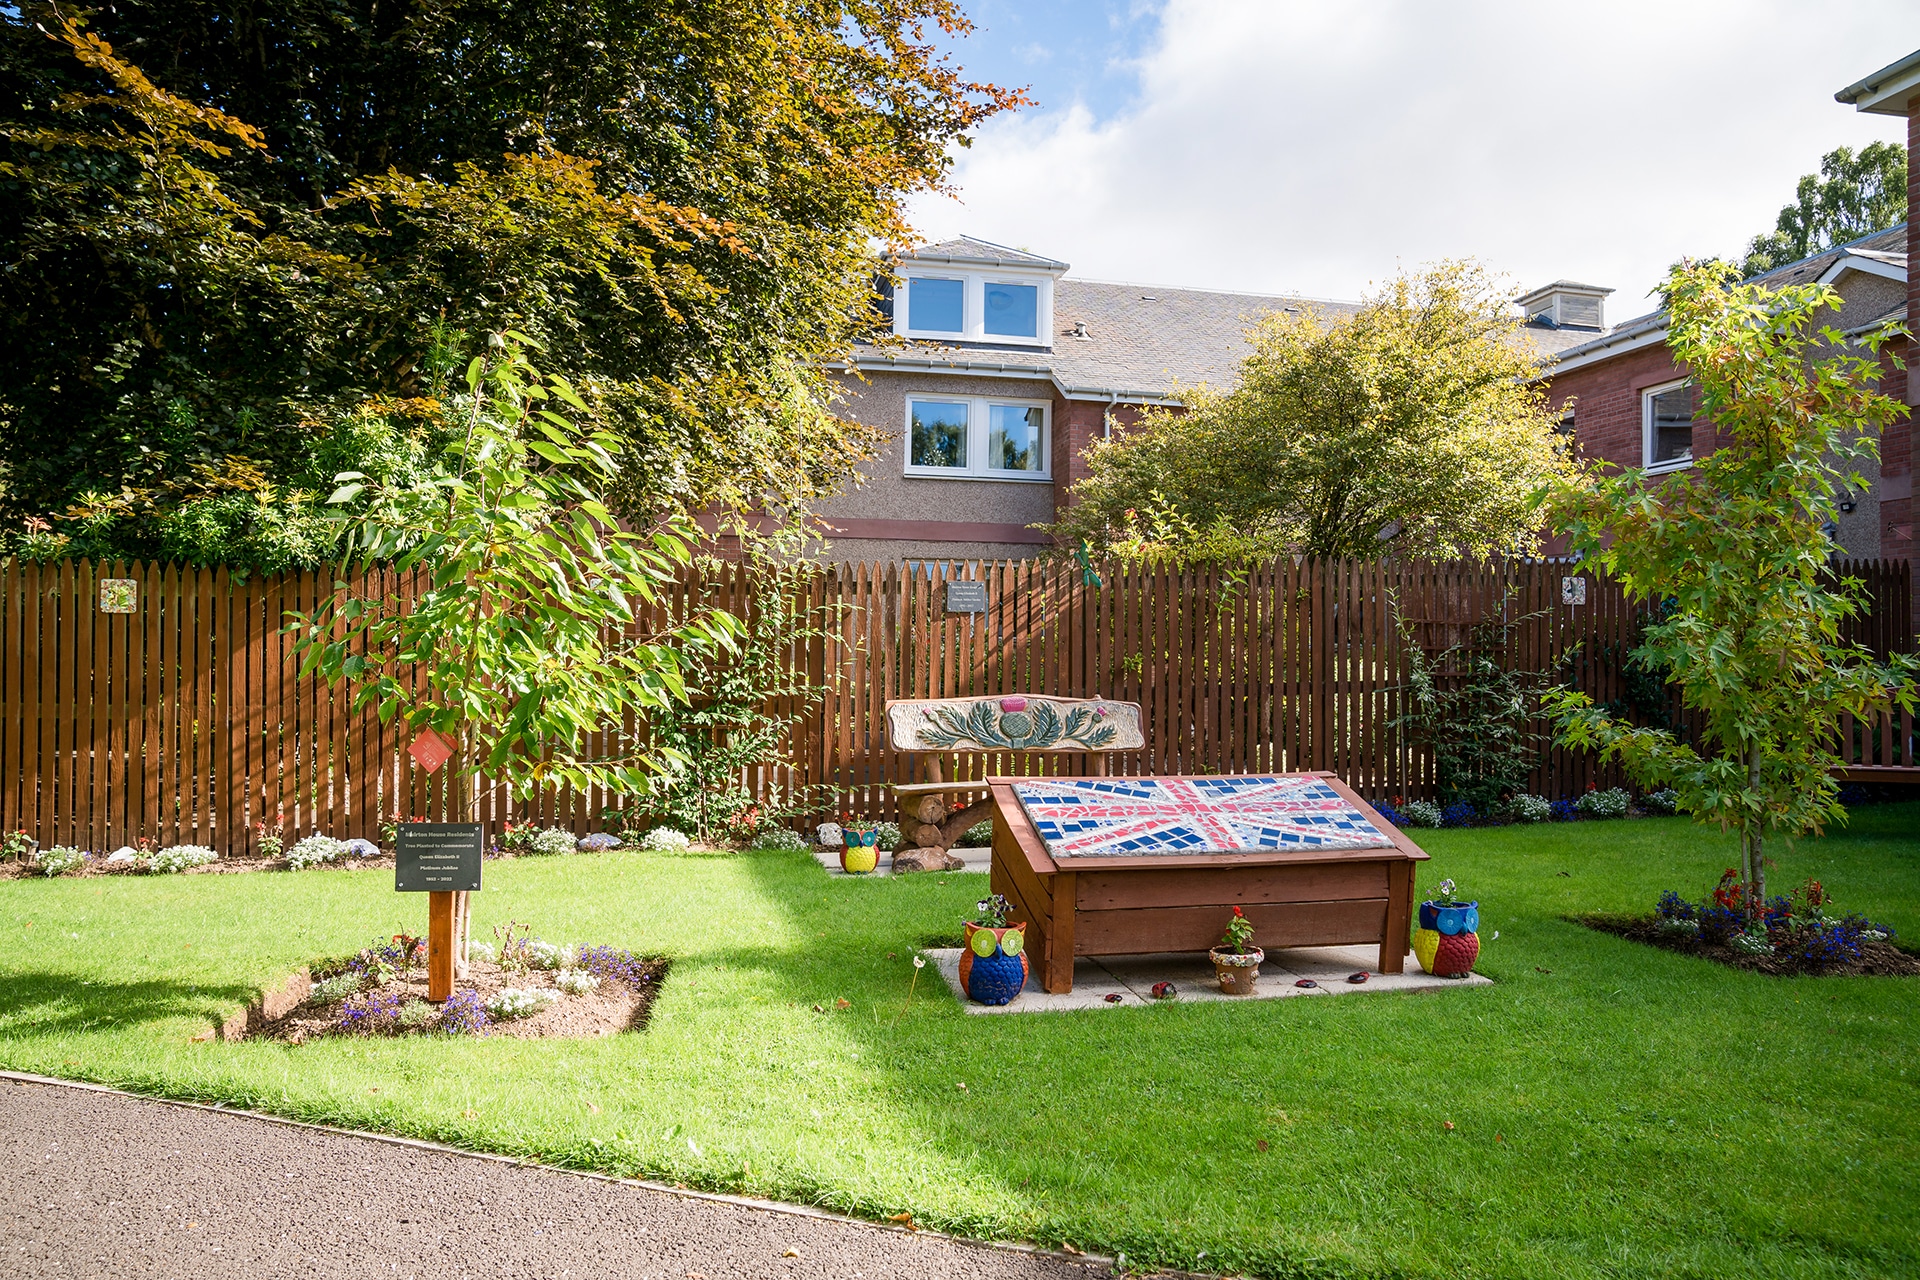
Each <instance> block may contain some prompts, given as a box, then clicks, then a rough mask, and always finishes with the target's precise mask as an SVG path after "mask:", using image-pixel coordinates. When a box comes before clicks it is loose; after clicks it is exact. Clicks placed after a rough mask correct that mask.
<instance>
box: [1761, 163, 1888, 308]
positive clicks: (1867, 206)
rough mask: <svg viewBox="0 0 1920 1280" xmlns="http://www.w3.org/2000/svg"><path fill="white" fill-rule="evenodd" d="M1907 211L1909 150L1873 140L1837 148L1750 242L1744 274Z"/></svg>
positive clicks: (1817, 248) (1797, 256) (1826, 245)
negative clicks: (1770, 225) (1768, 228)
mask: <svg viewBox="0 0 1920 1280" xmlns="http://www.w3.org/2000/svg"><path fill="white" fill-rule="evenodd" d="M1906 216H1907V149H1906V148H1905V147H1903V146H1901V145H1900V144H1898V143H1895V142H1869V143H1868V144H1867V145H1866V146H1864V147H1862V148H1860V150H1859V151H1858V152H1857V153H1856V152H1855V151H1854V149H1853V148H1852V147H1836V148H1835V149H1834V150H1832V151H1829V152H1827V154H1826V155H1824V156H1822V157H1820V172H1819V173H1809V174H1805V175H1803V176H1802V177H1801V179H1800V183H1799V185H1798V186H1797V187H1796V188H1795V189H1794V197H1793V203H1792V204H1790V205H1787V206H1786V207H1785V208H1783V209H1781V210H1780V217H1779V219H1778V221H1776V222H1775V224H1774V228H1773V230H1772V231H1769V232H1767V233H1766V234H1764V235H1758V236H1755V237H1754V238H1753V240H1752V241H1751V242H1750V243H1749V244H1748V245H1747V253H1746V259H1745V261H1744V262H1742V263H1741V266H1740V274H1741V275H1743V276H1756V275H1759V274H1760V273H1761V272H1763V271H1771V270H1773V269H1774V268H1775V267H1783V266H1785V265H1786V264H1787V263H1789V262H1798V261H1799V260H1800V259H1802V258H1806V257H1810V256H1812V255H1813V254H1816V253H1819V252H1820V251H1821V250H1822V249H1831V248H1832V247H1833V246H1834V245H1837V244H1845V243H1846V242H1847V241H1849V240H1855V239H1858V238H1859V237H1861V236H1864V235H1867V234H1869V233H1870V232H1874V231H1881V230H1884V229H1885V228H1887V227H1893V226H1898V225H1899V224H1900V220H1901V219H1903V218H1905V217H1906Z"/></svg>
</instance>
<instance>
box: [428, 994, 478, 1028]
mask: <svg viewBox="0 0 1920 1280" xmlns="http://www.w3.org/2000/svg"><path fill="white" fill-rule="evenodd" d="M440 1029H441V1030H442V1031H444V1032H446V1033H447V1034H448V1035H450V1036H483V1035H485V1034H487V1006H486V1003H485V1002H484V1001H483V1000H481V999H480V993H479V992H478V991H471V990H469V991H456V992H454V993H453V995H452V996H451V997H450V998H449V999H448V1000H447V1003H446V1004H445V1005H444V1006H442V1007H441V1010H440Z"/></svg>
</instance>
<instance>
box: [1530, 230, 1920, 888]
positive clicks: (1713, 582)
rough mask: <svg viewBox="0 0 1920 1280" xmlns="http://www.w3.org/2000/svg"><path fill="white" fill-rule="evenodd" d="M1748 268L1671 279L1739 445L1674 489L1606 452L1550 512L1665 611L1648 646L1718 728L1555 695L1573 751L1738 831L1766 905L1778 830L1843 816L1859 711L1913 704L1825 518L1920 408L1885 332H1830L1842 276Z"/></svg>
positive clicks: (1706, 410) (1642, 656) (1681, 325)
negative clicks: (1882, 336)
mask: <svg viewBox="0 0 1920 1280" xmlns="http://www.w3.org/2000/svg"><path fill="white" fill-rule="evenodd" d="M1735 275H1736V272H1735V269H1734V268H1733V267H1732V266H1730V265H1728V264H1726V263H1710V264H1704V265H1700V266H1694V267H1684V268H1680V269H1678V270H1676V271H1675V272H1674V274H1673V275H1672V277H1671V278H1670V279H1669V280H1668V283H1667V286H1666V292H1667V296H1668V299H1669V305H1670V307H1671V314H1672V321H1671V324H1670V325H1669V327H1668V331H1667V332H1668V337H1667V343H1668V346H1669V347H1671V348H1672V351H1673V354H1674V357H1675V358H1676V359H1677V360H1678V361H1679V362H1681V363H1682V364H1683V365H1684V366H1685V367H1687V368H1688V369H1690V370H1691V371H1692V374H1693V378H1694V380H1695V382H1696V383H1697V384H1698V386H1699V389H1700V411H1701V413H1702V414H1703V415H1705V416H1706V417H1707V418H1709V419H1711V420H1712V422H1713V423H1714V425H1715V427H1716V429H1717V430H1718V432H1719V438H1720V440H1721V442H1722V443H1721V444H1720V446H1719V447H1718V448H1716V449H1715V450H1714V451H1713V452H1712V453H1710V454H1708V455H1707V456H1706V457H1704V458H1702V459H1700V460H1699V461H1697V462H1695V463H1694V465H1693V466H1692V467H1691V468H1689V469H1688V470H1686V471H1682V472H1677V473H1675V474H1673V475H1671V476H1668V477H1667V478H1666V479H1664V480H1661V481H1659V482H1658V483H1653V482H1650V481H1649V479H1648V477H1647V476H1646V475H1645V473H1644V472H1641V471H1639V470H1625V471H1610V470H1609V469H1608V468H1606V467H1604V466H1601V465H1595V466H1593V467H1591V468H1589V469H1587V470H1586V471H1584V472H1583V473H1582V474H1581V475H1580V476H1578V477H1577V478H1574V479H1569V480H1567V481H1564V482H1561V483H1559V484H1557V485H1556V486H1555V487H1554V488H1553V490H1552V493H1551V495H1550V502H1549V506H1548V511H1549V515H1550V518H1551V519H1552V521H1553V522H1554V524H1555V526H1556V527H1558V528H1563V529H1565V530H1566V531H1567V534H1568V538H1569V542H1570V544H1571V546H1572V547H1573V549H1575V550H1577V551H1580V552H1582V553H1584V554H1586V555H1587V556H1590V557H1591V558H1592V559H1593V560H1594V561H1595V562H1596V563H1597V564H1599V565H1600V566H1601V567H1602V568H1603V569H1604V570H1605V571H1606V572H1607V573H1609V574H1612V575H1613V576H1614V577H1615V578H1617V579H1618V580H1619V581H1620V582H1621V583H1622V584H1623V585H1624V586H1625V587H1626V589H1627V592H1628V594H1629V595H1630V596H1631V597H1632V598H1633V599H1635V600H1636V601H1639V602H1642V603H1644V604H1647V605H1650V606H1653V605H1657V606H1658V607H1657V609H1655V610H1654V611H1653V612H1652V613H1650V615H1649V620H1648V622H1647V625H1646V628H1645V631H1644V633H1643V639H1642V643H1641V645H1640V647H1639V648H1638V649H1636V650H1635V651H1634V657H1635V658H1636V659H1637V660H1638V661H1639V662H1640V663H1641V664H1642V665H1643V666H1644V667H1645V668H1646V669H1648V670H1659V671H1665V672H1667V681H1668V683H1669V684H1670V685H1677V686H1678V687H1679V689H1680V693H1681V696H1682V699H1683V701H1684V703H1685V705H1686V706H1687V707H1688V708H1690V709H1692V710H1694V711H1695V712H1697V713H1698V714H1699V717H1700V723H1701V737H1700V740H1699V741H1698V742H1688V741H1685V740H1683V739H1681V738H1680V737H1679V736H1677V735H1676V734H1675V733H1673V732H1672V731H1671V730H1669V729H1667V728H1665V727H1645V726H1636V725H1634V724H1632V723H1630V722H1628V721H1626V720H1624V719H1622V718H1620V717H1619V716H1618V715H1616V714H1615V713H1614V712H1613V711H1610V710H1608V709H1606V708H1602V707H1595V706H1594V705H1592V702H1591V700H1590V699H1589V698H1588V697H1587V696H1586V695H1584V694H1580V693H1576V692H1572V691H1563V692H1561V693H1559V694H1558V695H1556V696H1555V697H1554V698H1553V699H1552V700H1551V706H1552V708H1553V710H1554V711H1555V712H1556V714H1557V716H1558V718H1559V723H1560V727H1561V734H1562V741H1563V742H1565V743H1566V744H1567V745H1571V746H1576V747H1591V748H1597V749H1598V750H1599V751H1600V753H1601V756H1602V758H1603V759H1617V760H1619V761H1620V762H1621V764H1622V766H1623V767H1624V768H1625V769H1626V770H1627V772H1628V774H1629V775H1630V776H1631V777H1633V778H1634V779H1635V780H1636V781H1637V782H1639V783H1641V784H1642V785H1643V786H1645V787H1647V788H1648V789H1649V790H1653V789H1659V788H1667V787H1670V788H1673V789H1674V790H1676V791H1677V792H1678V793H1679V798H1680V807H1681V808H1682V809H1683V810H1685V811H1687V812H1689V813H1691V814H1693V815H1694V817H1695V818H1696V819H1697V820H1698V821H1700V822H1704V823H1711V824H1713V825H1715V826H1718V827H1720V828H1721V829H1722V830H1726V831H1732V832H1735V833H1737V834H1738V836H1739V839H1740V851H1741V872H1742V876H1743V879H1744V883H1745V888H1746V900H1747V902H1748V903H1749V905H1750V907H1752V908H1753V909H1756V910H1757V909H1758V907H1759V905H1760V903H1761V902H1762V901H1763V900H1764V898H1765V894H1766V849H1767V847H1768V842H1769V841H1770V840H1772V839H1773V838H1775V837H1778V836H1785V837H1789V838H1790V837H1793V836H1797V835H1801V834H1804V833H1807V832H1817V831H1819V830H1820V829H1821V828H1822V827H1823V826H1824V825H1825V824H1826V823H1828V822H1830V821H1833V820H1834V819H1836V818H1839V817H1842V816H1843V810H1842V809H1841V808H1840V805H1839V803H1838V801H1837V794H1838V787H1837V785H1836V784H1835V782H1834V779H1833V770H1834V769H1835V768H1836V767H1837V766H1838V765H1839V764H1840V763H1841V760H1840V757H1839V756H1838V755H1837V754H1836V752H1835V750H1834V747H1835V739H1834V735H1835V732H1836V727H1837V724H1838V721H1839V717H1840V715H1841V713H1843V712H1845V713H1850V714H1853V715H1856V716H1867V715H1870V714H1872V713H1875V712H1879V711H1884V710H1886V709H1887V708H1888V707H1889V706H1890V705H1893V704H1898V705H1900V706H1902V707H1905V708H1908V709H1911V708H1912V707H1913V705H1914V702H1915V689H1914V685H1913V675H1914V672H1915V670H1916V666H1917V663H1916V660H1915V659H1914V658H1912V657H1910V656H1906V655H1895V656H1894V657H1893V658H1891V659H1890V660H1887V661H1882V660H1880V659H1878V658H1876V657H1875V655H1874V654H1873V653H1872V652H1871V651H1869V650H1866V649H1864V648H1861V647H1860V646H1858V645H1854V644H1848V643H1843V642H1842V641H1841V639H1840V628H1841V625H1842V623H1843V622H1845V620H1846V619H1848V618H1850V617H1853V616H1855V615H1857V614H1858V613H1859V612H1860V610H1861V608H1862V601H1861V586H1860V583H1859V582H1858V580H1854V579H1849V580H1843V581H1840V582H1835V581H1834V580H1833V579H1832V577H1831V575H1830V572H1829V569H1828V557H1829V556H1830V555H1832V554H1833V551H1834V546H1833V543H1832V541H1831V539H1830V538H1829V537H1828V535H1827V533H1826V532H1825V529H1824V528H1823V526H1824V525H1825V524H1826V523H1827V522H1828V521H1830V520H1832V519H1834V501H1835V494H1836V492H1837V490H1839V489H1840V488H1841V487H1843V486H1844V487H1846V488H1851V489H1864V488H1866V484H1865V482H1864V480H1863V479H1862V478H1861V477H1860V476H1859V475H1858V474H1857V472H1856V470H1855V468H1856V467H1857V466H1858V465H1859V464H1861V463H1865V462H1870V461H1872V460H1873V459H1874V458H1875V457H1876V456H1877V444H1878V437H1879V433H1880V432H1881V430H1882V429H1884V428H1885V427H1886V426H1887V425H1888V424H1889V423H1890V422H1892V421H1894V420H1895V419H1896V418H1898V417H1900V416H1902V415H1904V414H1905V412H1906V410H1905V408H1904V407H1903V406H1901V405H1900V404H1899V403H1898V402H1897V401H1894V400H1892V399H1891V398H1889V397H1887V396H1885V395H1883V394H1881V393H1880V392H1879V391H1878V390H1876V389H1875V388H1876V385H1877V383H1878V382H1879V379H1880V376H1881V373H1882V369H1881V365H1880V362H1879V360H1878V359H1877V358H1876V354H1877V350H1878V340H1877V339H1869V340H1868V341H1867V343H1866V346H1865V348H1864V349H1861V348H1856V347H1852V346H1850V345H1848V344H1847V342H1846V340H1845V339H1844V338H1843V337H1842V336H1841V335H1840V334H1838V333H1836V332H1835V331H1834V330H1832V329H1831V328H1827V329H1819V330H1816V322H1817V319H1818V316H1819V314H1820V313H1821V312H1822V311H1823V310H1824V309H1826V308H1828V307H1837V306H1838V305H1839V301H1840V299H1839V294H1838V293H1836V292H1835V291H1834V290H1833V289H1832V288H1830V287H1828V286H1825V285H1802V286H1795V287H1791V288H1785V289H1781V290H1779V291H1778V292H1774V291H1770V290H1768V289H1766V288H1764V287H1761V286H1758V285H1742V284H1736V283H1734V277H1735Z"/></svg>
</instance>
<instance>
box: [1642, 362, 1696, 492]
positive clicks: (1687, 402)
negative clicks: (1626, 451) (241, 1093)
mask: <svg viewBox="0 0 1920 1280" xmlns="http://www.w3.org/2000/svg"><path fill="white" fill-rule="evenodd" d="M1640 465H1641V466H1642V467H1644V468H1645V469H1646V470H1648V471H1678V470H1679V469H1680V468H1682V467H1690V466H1692V465H1693V383H1691V382H1689V381H1686V380H1684V379H1683V380H1681V381H1679V382H1667V383H1662V384H1661V385H1660V386H1657V387H1648V388H1647V389H1646V390H1644V391H1642V392H1641V393H1640Z"/></svg>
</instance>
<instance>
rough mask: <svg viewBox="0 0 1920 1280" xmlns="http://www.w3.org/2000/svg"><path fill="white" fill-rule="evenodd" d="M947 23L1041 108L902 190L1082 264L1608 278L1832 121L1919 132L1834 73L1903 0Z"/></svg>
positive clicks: (977, 6)
mask: <svg viewBox="0 0 1920 1280" xmlns="http://www.w3.org/2000/svg"><path fill="white" fill-rule="evenodd" d="M967 9H968V12H969V13H970V14H971V16H972V17H973V19H974V21H975V22H976V24H977V28H976V30H975V32H974V33H973V34H972V35H971V36H968V37H966V38H965V39H963V40H960V41H958V42H956V43H955V44H954V45H953V46H952V52H953V56H954V58H955V60H956V61H957V62H958V63H959V64H960V65H961V66H962V67H963V68H964V69H965V70H966V71H967V72H968V73H969V75H970V76H971V77H972V78H974V79H980V80H987V81H991V82H994V83H997V84H1002V85H1008V86H1023V85H1024V86H1027V87H1028V93H1029V95H1030V96H1031V97H1032V98H1034V99H1035V105H1034V106H1032V107H1029V108H1026V109H1023V110H1021V111H1019V112H1017V113H1014V114H1011V115H1003V116H1000V117H997V118H995V119H992V120H990V121H988V122H987V123H986V124H984V125H983V126H982V127H981V128H980V129H979V130H978V131H977V135H976V137H975V138H974V139H973V142H972V145H971V146H970V147H968V148H965V149H959V150H956V153H955V159H956V163H955V166H954V170H953V173H952V175H951V185H952V187H953V189H954V190H953V194H952V195H951V196H948V195H933V194H930V195H926V196H923V197H920V198H918V199H917V200H916V201H915V203H914V205H913V207H912V212H913V217H914V222H915V225H916V227H917V228H918V229H919V231H920V232H921V233H922V234H923V235H924V236H925V238H927V239H929V240H933V239H944V238H947V237H950V236H953V235H958V234H967V235H974V236H979V237H981V238H983V239H987V240H992V241H996V242H999V243H1002V244H1009V245H1014V246H1016V247H1021V248H1025V249H1029V250H1031V251H1033V252H1036V253H1042V254H1045V255H1047V256H1049V257H1053V258H1058V259H1061V260H1063V261H1066V262H1069V263H1072V264H1073V269H1072V271H1071V272H1070V273H1069V274H1071V275H1074V276H1078V277H1081V278H1084V279H1096V280H1125V281H1137V282H1140V283H1143V284H1160V285H1188V286H1192V287H1197V288H1214V289H1237V290H1244V291H1248V292H1254V293H1290V294H1304V295H1306V296H1308V297H1319V298H1335V299H1353V298H1359V297H1361V296H1363V295H1365V294H1367V293H1368V292H1370V291H1372V290H1373V289H1374V288H1376V287H1378V285H1379V284H1380V283H1382V282H1383V281H1385V280H1388V279H1390V278H1391V277H1392V276H1393V275H1394V274H1395V273H1396V272H1397V271H1400V270H1403V269H1408V270H1411V269H1417V268H1418V267H1419V266H1420V265H1421V264H1423V263H1428V262H1432V261H1435V260H1438V259H1442V258H1459V257H1475V258H1479V259H1480V260H1482V261H1483V262H1485V263H1487V264H1488V265H1489V266H1491V267H1493V268H1495V269H1497V270H1499V271H1501V272H1503V273H1505V274H1506V275H1508V276H1509V277H1510V278H1511V280H1512V282H1513V285H1514V291H1515V292H1516V293H1519V292H1521V291H1522V290H1524V289H1527V288H1533V287H1537V286H1539V285H1542V284H1546V283H1548V282H1550V281H1552V280H1556V279H1570V280H1577V281H1582V282H1585V283H1590V284H1598V285H1604V286H1608V287H1611V288H1613V289H1615V290H1617V292H1616V293H1615V294H1614V295H1613V297H1611V298H1610V299H1608V304H1607V308H1608V309H1607V317H1608V321H1609V323H1615V322H1618V321H1620V320H1624V319H1627V318H1629V317H1631V316H1635V315H1639V314H1641V313H1643V312H1646V311H1648V310H1651V309H1652V303H1651V302H1650V300H1649V298H1648V294H1649V291H1650V290H1651V289H1652V288H1653V286H1654V284H1655V283H1656V282H1657V281H1658V280H1660V279H1661V278H1662V277H1663V276H1664V275H1665V274H1666V269H1667V266H1668V265H1669V264H1670V263H1672V262H1673V261H1674V260H1676V259H1678V258H1680V257H1682V256H1687V255H1692V256H1695V257H1702V256H1707V255H1712V254H1724V255H1735V254H1738V253H1739V252H1740V251H1741V250H1743V249H1744V248H1745V246H1746V243H1747V241H1748V240H1749V239H1750V238H1752V237H1753V236H1754V235H1756V234H1759V233H1760V232H1763V231H1768V230H1771V229H1772V227H1773V224H1774V218H1775V216H1776V215H1777V214H1778V212H1779V210H1780V207H1781V206H1782V205H1783V204H1786V203H1787V202H1788V201H1790V200H1791V199H1792V196H1793V188H1794V184H1795V182H1796V181H1797V180H1798V179H1799V177H1800V175H1801V174H1804V173H1811V172H1813V171H1814V170H1816V169H1817V168H1818V167H1819V163H1820V157H1821V156H1822V155H1823V154H1824V153H1825V152H1827V151H1830V150H1832V149H1833V148H1834V147H1836V146H1840V145H1843V144H1844V145H1848V146H1852V147H1855V148H1858V147H1860V146H1863V145H1865V144H1866V143H1869V142H1873V141H1877V140H1882V139H1884V140H1888V141H1895V142H1900V141H1904V139H1905V122H1904V121H1903V120H1899V119H1896V118H1894V117H1889V116H1874V115H1863V114H1861V113H1859V112H1856V111H1855V110H1854V109H1853V108H1851V107H1847V106H1842V105H1840V104H1839V103H1837V102H1835V101H1834V100H1833V95H1834V93H1835V91H1836V90H1839V89H1841V88H1844V87H1845V86H1847V85H1849V84H1852V83H1854V82H1855V81H1857V80H1859V79H1861V78H1862V77H1864V76H1866V75H1868V74H1869V73H1871V72H1873V71H1875V70H1878V69H1879V68H1880V67H1882V66H1885V65H1886V64H1888V63H1890V62H1893V61H1895V60H1897V59H1899V58H1901V57H1903V56H1905V55H1906V54H1908V53H1910V52H1912V51H1913V50H1914V49H1916V48H1920V5H1916V4H1914V3H1913V0H1901V2H1898V3H1896V2H1893V0H1828V2H1826V3H1809V2H1808V0H1796V2H1795V3H1784V2H1779V0H1737V2H1736V0H1725V2H1722V0H1664V2H1663V3H1645V2H1642V0H1609V3H1606V4H1577V5H1576V4H1566V3H1548V2H1547V0H1532V2H1530V3H1515V2H1510V0H1447V2H1446V3H1436V2H1434V0H1342V2H1337V3H1335V2H1329V0H1319V2H1318V3H1296V2H1295V0H971V2H970V3H969V4H968V5H967Z"/></svg>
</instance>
